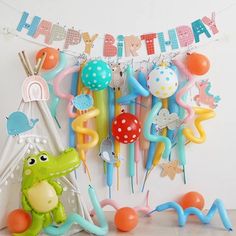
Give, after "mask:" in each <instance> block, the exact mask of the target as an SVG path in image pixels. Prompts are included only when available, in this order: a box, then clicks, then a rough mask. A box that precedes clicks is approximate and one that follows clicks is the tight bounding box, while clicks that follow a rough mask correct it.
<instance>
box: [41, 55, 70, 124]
mask: <svg viewBox="0 0 236 236" xmlns="http://www.w3.org/2000/svg"><path fill="white" fill-rule="evenodd" d="M65 67H66V56H65V53H64V52H60V61H59V63H58V65H57V66H56V68H54V69H53V70H50V71H49V72H47V73H44V74H43V78H44V79H45V80H46V81H47V83H48V89H49V92H50V103H49V110H50V112H51V115H52V117H53V118H54V119H55V120H56V122H57V124H58V126H59V127H60V124H59V122H58V120H57V107H58V104H59V102H60V98H59V97H58V96H56V94H55V92H54V89H53V85H52V84H51V83H50V82H49V81H52V80H53V79H54V78H55V77H56V75H57V74H58V73H60V72H61V71H62V70H63V69H64V68H65Z"/></svg>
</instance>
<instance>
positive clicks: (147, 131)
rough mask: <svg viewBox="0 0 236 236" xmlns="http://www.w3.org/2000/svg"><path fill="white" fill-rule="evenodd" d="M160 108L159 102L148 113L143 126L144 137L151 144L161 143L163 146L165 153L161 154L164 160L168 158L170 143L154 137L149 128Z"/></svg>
mask: <svg viewBox="0 0 236 236" xmlns="http://www.w3.org/2000/svg"><path fill="white" fill-rule="evenodd" d="M161 107H162V104H161V102H157V103H156V104H155V105H154V106H153V108H152V110H151V111H150V113H149V115H148V117H147V120H146V122H145V124H144V136H145V138H146V139H147V140H149V141H151V142H156V143H159V142H161V143H163V145H164V146H165V151H164V152H163V157H164V158H166V157H168V156H169V154H170V151H171V141H170V140H169V139H168V138H167V137H164V136H156V135H153V134H151V133H150V130H151V126H152V122H153V119H154V117H155V115H156V114H157V113H158V112H159V111H160V109H161Z"/></svg>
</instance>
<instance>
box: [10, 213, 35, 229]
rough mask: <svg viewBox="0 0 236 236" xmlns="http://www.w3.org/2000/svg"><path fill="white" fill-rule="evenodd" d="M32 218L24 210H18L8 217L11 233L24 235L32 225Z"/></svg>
mask: <svg viewBox="0 0 236 236" xmlns="http://www.w3.org/2000/svg"><path fill="white" fill-rule="evenodd" d="M31 222H32V220H31V216H30V214H29V213H27V212H26V211H25V210H23V209H16V210H14V211H12V212H10V214H9V215H8V216H7V227H8V230H9V231H10V232H11V233H22V232H24V231H26V230H27V229H28V228H29V227H30V225H31Z"/></svg>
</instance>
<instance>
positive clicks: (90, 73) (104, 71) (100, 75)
mask: <svg viewBox="0 0 236 236" xmlns="http://www.w3.org/2000/svg"><path fill="white" fill-rule="evenodd" d="M111 78H112V71H111V68H110V66H109V65H108V64H107V63H106V62H105V61H103V60H92V61H89V62H88V63H87V64H86V65H85V66H84V68H83V70H82V82H83V84H84V85H85V86H86V87H88V88H89V89H90V90H102V89H104V88H106V87H107V86H108V85H109V83H110V82H111Z"/></svg>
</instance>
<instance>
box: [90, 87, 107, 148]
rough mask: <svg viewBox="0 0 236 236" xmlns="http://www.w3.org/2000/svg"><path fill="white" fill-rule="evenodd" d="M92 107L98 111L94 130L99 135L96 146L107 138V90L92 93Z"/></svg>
mask: <svg viewBox="0 0 236 236" xmlns="http://www.w3.org/2000/svg"><path fill="white" fill-rule="evenodd" d="M93 96H94V106H95V107H96V108H97V109H98V110H99V111H100V114H99V115H98V116H97V117H96V129H97V132H98V135H99V141H98V146H100V144H101V142H102V141H103V140H104V139H106V138H107V137H108V134H109V131H108V123H109V120H108V111H107V110H108V104H107V90H106V89H103V90H100V91H94V92H93Z"/></svg>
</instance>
